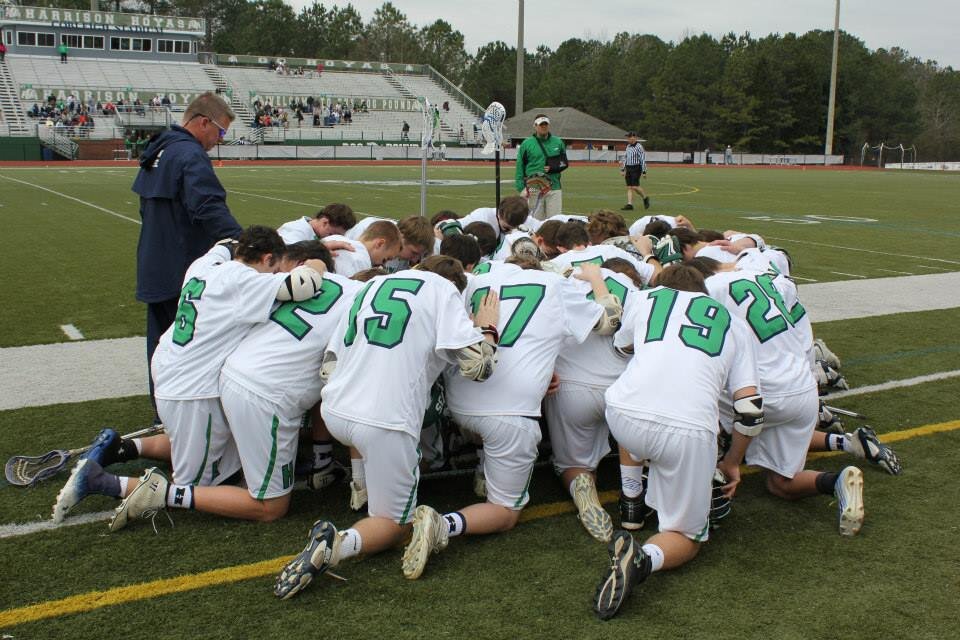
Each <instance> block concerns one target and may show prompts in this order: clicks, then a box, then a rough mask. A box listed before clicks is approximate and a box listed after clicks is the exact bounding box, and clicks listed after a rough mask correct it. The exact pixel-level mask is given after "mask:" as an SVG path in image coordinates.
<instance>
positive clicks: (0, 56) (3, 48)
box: [0, 41, 7, 62]
mask: <svg viewBox="0 0 960 640" xmlns="http://www.w3.org/2000/svg"><path fill="white" fill-rule="evenodd" d="M6 57H7V45H5V44H3V41H0V62H3V61H4V60H5V59H6Z"/></svg>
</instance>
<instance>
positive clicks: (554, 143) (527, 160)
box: [514, 133, 567, 191]
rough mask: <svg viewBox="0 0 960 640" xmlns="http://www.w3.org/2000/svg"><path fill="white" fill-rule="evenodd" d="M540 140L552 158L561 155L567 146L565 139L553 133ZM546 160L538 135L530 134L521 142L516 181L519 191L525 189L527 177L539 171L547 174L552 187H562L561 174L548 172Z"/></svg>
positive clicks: (518, 150)
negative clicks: (538, 141)
mask: <svg viewBox="0 0 960 640" xmlns="http://www.w3.org/2000/svg"><path fill="white" fill-rule="evenodd" d="M540 142H542V143H543V148H544V149H546V150H547V155H549V156H550V157H551V158H552V157H553V156H558V155H560V154H561V153H563V152H564V151H565V150H566V148H567V146H566V145H565V144H563V140H561V139H560V138H558V137H557V136H555V135H553V134H552V133H548V134H547V137H546V138H544V139H542V140H541V141H540ZM546 161H547V159H546V158H545V157H544V156H543V151H541V150H540V145H539V144H537V136H536V135H532V136H530V137H529V138H527V139H526V140H524V141H523V142H522V143H521V144H520V147H519V148H518V149H517V175H516V179H515V181H514V184H515V186H516V187H517V191H523V190H524V189H525V188H526V186H527V182H526V179H527V178H529V177H530V176H533V175H536V174H538V173H543V174H546V176H547V177H548V178H550V188H551V189H554V190H557V189H560V174H559V173H547V170H546V166H545V165H546Z"/></svg>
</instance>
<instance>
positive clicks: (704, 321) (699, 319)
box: [643, 288, 730, 358]
mask: <svg viewBox="0 0 960 640" xmlns="http://www.w3.org/2000/svg"><path fill="white" fill-rule="evenodd" d="M647 297H648V298H651V299H652V300H653V307H651V308H650V315H649V316H648V317H647V333H646V335H645V336H644V340H643V341H644V342H659V341H661V340H663V339H664V336H666V333H667V324H668V322H669V320H670V314H671V313H672V312H673V308H674V307H675V306H676V304H677V298H678V292H677V291H675V290H674V289H667V288H663V289H654V290H653V291H650V292H649V293H647ZM685 315H686V317H687V320H689V321H690V324H683V325H681V327H680V333H679V334H678V335H679V338H680V341H681V342H682V343H683V344H684V345H686V346H688V347H690V348H691V349H696V350H697V351H702V352H703V353H705V354H707V355H708V356H710V357H711V358H715V357H716V356H718V355H720V352H721V351H723V344H724V342H725V341H726V339H727V332H728V331H729V330H730V312H729V311H727V310H726V309H724V308H723V305H721V304H720V303H719V302H717V301H716V300H714V299H712V298H708V297H706V296H698V297H696V298H693V299H691V300H690V302H689V304H687V309H686V311H685Z"/></svg>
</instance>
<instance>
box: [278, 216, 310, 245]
mask: <svg viewBox="0 0 960 640" xmlns="http://www.w3.org/2000/svg"><path fill="white" fill-rule="evenodd" d="M277 233H279V234H280V237H281V238H283V241H284V242H285V243H286V244H294V243H296V242H303V241H304V240H317V239H318V238H317V234H316V233H315V232H314V230H313V227H311V226H310V218H297V219H296V220H291V221H290V222H284V223H283V224H282V225H280V227H279V228H278V229H277Z"/></svg>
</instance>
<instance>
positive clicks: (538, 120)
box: [515, 113, 567, 220]
mask: <svg viewBox="0 0 960 640" xmlns="http://www.w3.org/2000/svg"><path fill="white" fill-rule="evenodd" d="M533 126H534V135H532V136H530V137H529V138H527V139H526V140H524V141H523V143H521V145H520V147H519V148H518V149H517V174H516V180H515V184H516V187H517V191H519V192H520V195H522V196H523V197H524V198H526V199H527V204H528V205H529V206H530V215H532V216H533V217H534V218H537V219H538V220H545V219H546V218H549V217H550V216H554V215H558V214H560V213H561V212H562V210H563V192H562V191H561V186H560V172H561V171H563V170H564V169H566V168H567V157H566V145H564V144H563V140H561V139H560V138H558V137H557V136H555V135H553V134H551V133H550V119H549V118H548V117H547V116H545V115H544V114H542V113H539V114H537V116H536V117H535V118H534V120H533ZM548 158H549V159H550V160H549V161H548ZM551 165H553V167H552V168H551Z"/></svg>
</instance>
